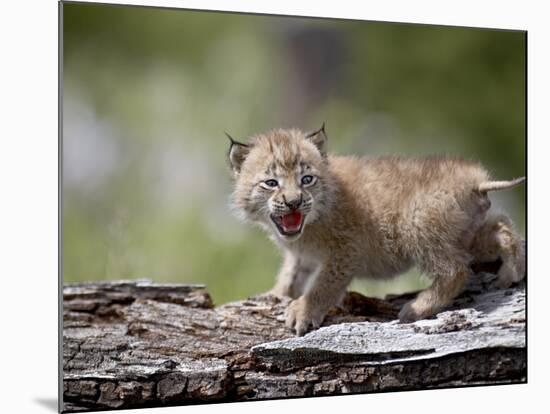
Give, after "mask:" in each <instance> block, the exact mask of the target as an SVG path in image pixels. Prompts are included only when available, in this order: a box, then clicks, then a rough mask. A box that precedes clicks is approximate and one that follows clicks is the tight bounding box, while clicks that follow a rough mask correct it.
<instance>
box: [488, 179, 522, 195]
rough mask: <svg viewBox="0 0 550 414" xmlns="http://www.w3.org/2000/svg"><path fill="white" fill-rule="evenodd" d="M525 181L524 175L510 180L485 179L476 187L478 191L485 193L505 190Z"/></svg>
mask: <svg viewBox="0 0 550 414" xmlns="http://www.w3.org/2000/svg"><path fill="white" fill-rule="evenodd" d="M524 181H525V177H520V178H516V179H515V180H510V181H486V182H484V183H481V184H480V185H479V187H478V191H480V192H482V193H486V192H487V191H496V190H507V189H508V188H512V187H515V186H516V185H519V184H521V183H523V182H524Z"/></svg>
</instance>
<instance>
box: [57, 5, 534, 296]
mask: <svg viewBox="0 0 550 414" xmlns="http://www.w3.org/2000/svg"><path fill="white" fill-rule="evenodd" d="M525 53H526V50H525V33H522V32H514V31H498V30H482V29H471V28H455V27H439V26H426V25H410V24H409V25H405V24H392V23H378V22H358V21H342V20H326V19H324V20H321V19H307V18H296V17H276V16H256V15H241V14H228V13H214V12H200V11H186V10H167V9H156V8H140V7H122V6H109V5H97V4H77V3H69V4H64V5H63V163H64V167H63V180H64V184H63V225H64V234H63V237H64V239H63V241H64V261H63V264H64V280H65V282H75V281H84V280H100V279H120V278H151V279H153V280H155V281H158V282H163V281H166V282H190V283H206V284H207V285H208V289H209V291H210V292H211V293H212V295H213V297H214V300H215V302H216V303H223V302H226V301H229V300H237V299H242V298H244V297H246V296H249V295H252V294H255V293H258V292H261V291H266V290H268V289H269V288H270V287H271V286H272V284H273V282H274V276H275V274H276V271H277V266H278V262H279V260H280V259H279V254H278V253H277V251H276V249H275V248H274V246H273V245H272V244H271V243H270V242H269V241H268V239H267V237H266V236H265V235H264V234H262V233H261V232H260V231H259V230H258V229H256V228H254V227H252V226H250V225H247V224H243V223H239V222H238V221H237V220H236V219H235V218H234V217H233V216H232V214H231V212H230V211H229V208H228V203H227V201H228V196H229V193H230V191H231V182H230V179H229V173H228V170H227V167H226V161H225V153H226V149H227V142H226V140H225V138H224V136H223V131H225V130H227V131H229V132H230V133H231V134H232V135H234V136H236V137H243V139H244V138H245V137H246V136H248V135H251V134H253V133H255V132H258V131H262V130H267V129H271V128H274V127H289V126H296V127H299V128H302V129H313V128H316V127H318V126H319V125H320V124H321V123H322V122H323V121H326V123H327V131H328V133H329V137H330V145H331V148H332V151H334V152H338V153H342V154H346V153H353V154H358V155H363V154H365V155H371V156H376V155H379V154H384V153H398V154H403V155H411V156H421V155H426V154H429V153H449V154H456V155H461V156H463V157H465V158H469V159H479V160H481V161H482V162H483V163H484V164H485V165H486V166H487V167H488V168H489V169H490V171H491V172H492V173H493V174H494V176H495V177H497V178H502V179H506V178H512V177H517V176H520V175H524V174H525V64H526V62H525ZM524 197H525V192H524V188H520V189H515V190H513V191H509V192H505V193H501V194H498V195H495V197H494V201H495V203H494V204H497V205H501V206H502V207H503V208H504V209H505V210H506V211H508V212H510V213H511V216H512V218H513V219H514V220H515V222H516V224H517V226H518V228H519V229H520V231H522V232H523V231H524V225H525V205H524ZM426 284H427V281H425V280H423V279H421V278H420V276H419V275H418V274H415V273H411V274H409V275H406V276H404V277H402V278H400V279H399V280H397V282H387V283H367V282H354V285H353V288H355V289H358V290H362V291H364V292H366V293H367V294H370V295H377V296H383V295H384V294H385V293H387V292H400V291H404V290H410V289H417V288H420V287H422V286H425V285H426Z"/></svg>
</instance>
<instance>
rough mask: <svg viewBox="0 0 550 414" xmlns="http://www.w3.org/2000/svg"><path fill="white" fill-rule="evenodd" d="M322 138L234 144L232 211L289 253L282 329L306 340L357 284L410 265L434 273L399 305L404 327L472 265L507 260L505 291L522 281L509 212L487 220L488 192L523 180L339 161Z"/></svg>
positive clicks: (433, 166)
mask: <svg viewBox="0 0 550 414" xmlns="http://www.w3.org/2000/svg"><path fill="white" fill-rule="evenodd" d="M326 141H327V137H326V134H325V131H324V126H323V128H321V129H320V130H318V131H315V132H313V133H310V134H305V133H304V132H302V131H300V130H296V129H291V130H273V131H270V132H267V133H264V134H259V135H256V136H255V137H253V138H252V139H251V140H250V142H249V143H247V144H242V143H238V142H236V141H234V140H233V139H231V146H230V150H229V160H230V163H231V167H232V170H233V175H234V178H235V187H234V192H233V195H232V204H233V206H234V208H235V210H236V211H238V212H239V214H240V215H241V216H243V217H244V218H246V219H247V220H250V221H253V222H256V223H258V224H259V225H260V226H262V227H263V228H264V229H265V230H266V231H267V232H268V233H269V235H270V237H271V238H272V239H273V240H274V241H275V243H276V244H277V245H278V246H279V247H280V248H281V249H282V251H283V253H284V260H283V264H282V267H281V269H280V272H279V275H278V277H277V283H276V285H275V287H274V288H273V290H272V293H274V294H276V295H287V296H291V297H292V298H294V301H292V302H291V304H290V305H289V307H288V309H287V316H286V324H287V326H289V327H290V328H293V329H295V331H296V332H297V333H298V334H299V335H303V334H304V333H305V332H307V331H308V330H309V329H310V328H311V327H318V326H319V325H320V324H321V323H322V321H323V318H324V317H325V315H326V313H327V311H328V309H329V308H330V307H331V306H334V305H337V304H338V303H339V301H340V300H341V298H342V297H343V295H344V294H345V291H346V288H347V286H348V284H349V283H350V281H351V280H352V278H353V277H365V278H374V279H386V278H390V277H393V276H395V275H398V274H400V273H403V272H404V271H406V270H407V269H409V268H410V267H411V266H415V265H416V266H417V267H418V268H419V269H420V270H421V271H423V272H424V273H426V274H427V275H428V276H429V277H431V278H432V280H433V283H432V285H431V287H429V288H428V289H426V290H424V291H422V292H420V293H419V294H418V296H417V297H416V299H414V300H412V301H411V302H409V303H407V304H405V306H404V307H403V308H402V310H401V312H400V314H399V318H400V320H401V321H403V322H409V321H415V320H418V319H421V318H426V317H429V316H431V315H433V314H435V313H436V312H438V311H439V310H440V309H442V308H444V307H445V306H446V305H448V304H449V303H450V301H451V300H452V299H453V298H454V297H455V296H456V295H457V294H458V293H459V292H460V290H461V289H462V287H463V286H464V283H465V281H466V280H467V278H468V276H469V274H470V267H469V266H470V264H471V263H472V262H474V261H487V260H494V259H496V258H498V257H500V258H501V259H502V261H503V265H502V267H501V269H500V271H499V276H500V277H499V280H500V283H501V285H502V286H508V285H510V284H511V283H514V282H517V281H519V280H521V279H522V278H523V277H524V274H525V253H524V247H523V243H522V240H521V238H520V236H519V235H518V234H517V233H516V231H515V230H514V229H513V226H512V223H511V222H510V220H509V219H508V218H507V217H505V216H494V217H488V216H487V212H488V210H489V208H490V206H491V202H490V200H489V198H488V196H487V192H488V191H491V190H497V189H505V188H509V187H511V186H514V185H517V184H519V183H520V182H521V181H522V180H521V179H520V180H515V181H509V182H507V181H504V182H503V181H497V182H495V181H491V179H490V177H489V174H488V173H487V172H486V170H485V169H484V168H483V167H482V166H481V165H480V164H478V163H476V162H469V161H464V160H460V159H456V158H444V157H432V158H426V159H402V158H397V157H388V158H380V159H366V158H356V157H342V156H332V155H327V154H326V149H325V148H326ZM305 175H308V176H310V177H313V178H314V180H313V184H311V183H310V182H309V181H310V179H309V178H307V179H304V178H303V177H304V176H305ZM269 180H271V181H269ZM273 180H274V181H273ZM304 182H307V185H306V184H304ZM274 183H276V184H277V185H275V186H274ZM286 214H298V216H299V217H303V223H302V224H301V225H302V227H301V228H300V229H299V231H297V230H296V231H294V230H293V231H292V232H291V234H285V232H284V231H283V229H282V228H281V225H280V221H281V217H283V216H284V215H286Z"/></svg>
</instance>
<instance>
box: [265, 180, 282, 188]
mask: <svg viewBox="0 0 550 414" xmlns="http://www.w3.org/2000/svg"><path fill="white" fill-rule="evenodd" d="M264 184H265V185H267V186H268V187H277V186H278V185H279V183H278V182H277V180H265V181H264Z"/></svg>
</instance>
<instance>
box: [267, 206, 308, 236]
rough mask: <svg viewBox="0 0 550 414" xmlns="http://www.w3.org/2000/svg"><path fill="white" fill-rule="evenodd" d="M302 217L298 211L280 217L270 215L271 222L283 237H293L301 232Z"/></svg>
mask: <svg viewBox="0 0 550 414" xmlns="http://www.w3.org/2000/svg"><path fill="white" fill-rule="evenodd" d="M304 217H305V216H304V215H303V214H302V213H300V212H299V211H293V212H291V213H288V214H284V215H282V216H277V215H274V214H272V215H271V220H273V223H275V225H276V226H277V229H278V230H279V233H281V234H282V235H283V236H294V235H296V234H299V233H300V232H301V231H302V227H303V226H304Z"/></svg>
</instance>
